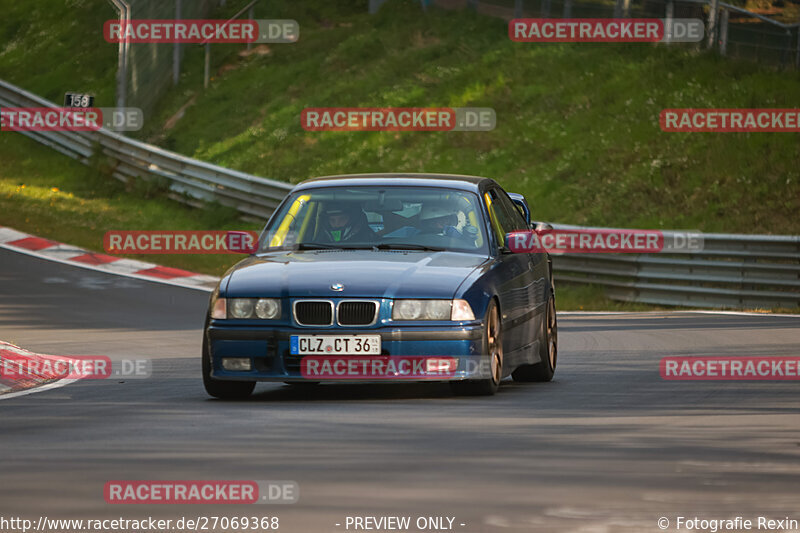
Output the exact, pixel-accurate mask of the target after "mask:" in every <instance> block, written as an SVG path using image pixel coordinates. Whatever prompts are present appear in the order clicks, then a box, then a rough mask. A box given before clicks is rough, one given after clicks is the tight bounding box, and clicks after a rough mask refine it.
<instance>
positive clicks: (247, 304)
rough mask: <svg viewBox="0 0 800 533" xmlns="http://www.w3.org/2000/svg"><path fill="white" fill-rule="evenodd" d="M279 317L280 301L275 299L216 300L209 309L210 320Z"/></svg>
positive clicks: (272, 318) (271, 318)
mask: <svg viewBox="0 0 800 533" xmlns="http://www.w3.org/2000/svg"><path fill="white" fill-rule="evenodd" d="M280 317H281V301H280V300H279V299H277V298H258V299H256V298H229V299H227V300H226V299H225V298H217V299H215V300H214V302H213V304H212V309H211V318H214V319H223V318H239V319H244V318H260V319H263V320H276V319H279V318H280Z"/></svg>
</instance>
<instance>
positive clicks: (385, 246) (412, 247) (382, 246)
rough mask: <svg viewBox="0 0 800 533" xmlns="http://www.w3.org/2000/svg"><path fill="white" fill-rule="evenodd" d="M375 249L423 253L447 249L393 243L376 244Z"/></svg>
mask: <svg viewBox="0 0 800 533" xmlns="http://www.w3.org/2000/svg"><path fill="white" fill-rule="evenodd" d="M375 248H377V249H378V250H422V251H424V252H444V251H445V250H446V249H447V248H442V247H440V246H425V245H422V244H412V243H406V242H393V243H387V242H384V243H381V244H376V245H375Z"/></svg>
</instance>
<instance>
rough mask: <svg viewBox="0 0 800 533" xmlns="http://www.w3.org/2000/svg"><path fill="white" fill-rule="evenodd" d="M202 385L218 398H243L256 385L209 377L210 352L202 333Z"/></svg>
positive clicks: (251, 382) (250, 382)
mask: <svg viewBox="0 0 800 533" xmlns="http://www.w3.org/2000/svg"><path fill="white" fill-rule="evenodd" d="M203 386H204V387H205V388H206V392H207V393H208V394H209V395H211V396H213V397H214V398H219V399H220V400H243V399H244V398H247V397H248V396H250V394H251V393H252V392H253V389H254V388H255V387H256V382H255V381H222V380H219V379H214V378H212V377H211V354H209V352H208V341H207V340H206V338H205V332H204V333H203Z"/></svg>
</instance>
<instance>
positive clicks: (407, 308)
mask: <svg viewBox="0 0 800 533" xmlns="http://www.w3.org/2000/svg"><path fill="white" fill-rule="evenodd" d="M451 306H452V302H451V301H450V300H395V301H394V305H393V306H392V320H449V319H450V308H451Z"/></svg>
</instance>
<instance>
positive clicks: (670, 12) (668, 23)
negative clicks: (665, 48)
mask: <svg viewBox="0 0 800 533" xmlns="http://www.w3.org/2000/svg"><path fill="white" fill-rule="evenodd" d="M674 16H675V2H673V1H672V0H669V1H668V2H667V11H666V13H665V14H664V36H665V37H666V38H667V43H671V42H672V18H673V17H674Z"/></svg>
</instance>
